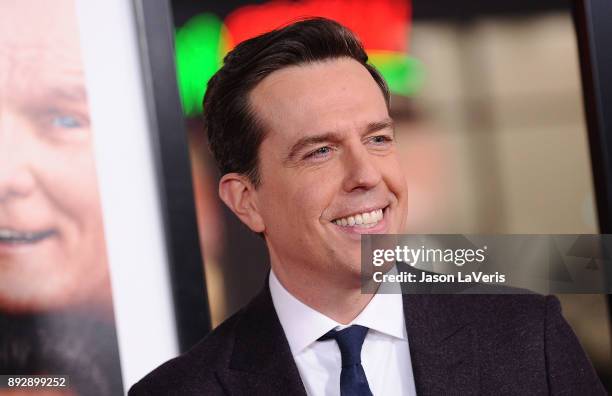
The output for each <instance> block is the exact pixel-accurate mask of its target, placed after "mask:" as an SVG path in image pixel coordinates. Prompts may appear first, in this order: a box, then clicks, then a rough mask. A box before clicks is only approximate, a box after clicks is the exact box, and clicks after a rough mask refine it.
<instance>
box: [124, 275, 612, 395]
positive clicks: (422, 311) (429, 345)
mask: <svg viewBox="0 0 612 396" xmlns="http://www.w3.org/2000/svg"><path fill="white" fill-rule="evenodd" d="M403 299H404V315H405V318H406V329H407V332H408V342H409V344H410V356H411V359H412V367H413V372H414V379H415V383H416V389H417V394H418V395H546V394H553V395H605V394H606V392H605V391H604V389H603V387H602V385H601V383H600V381H599V379H598V377H597V375H596V374H595V371H594V370H593V367H592V366H591V364H590V362H589V360H588V358H587V357H586V355H585V354H584V352H583V350H582V348H581V346H580V344H579V343H578V340H577V339H576V336H575V335H574V333H573V332H572V330H571V328H570V327H569V326H568V324H567V323H566V321H565V320H564V319H563V317H562V316H561V309H560V305H559V301H558V300H557V299H556V298H555V297H550V296H549V297H543V296H539V295H404V296H403ZM129 395H130V396H139V395H306V393H305V390H304V386H303V384H302V381H301V379H300V375H299V372H298V369H297V367H296V365H295V362H294V360H293V357H292V355H291V351H290V349H289V344H288V342H287V339H286V337H285V334H284V333H283V329H282V327H281V324H280V322H279V320H278V317H277V315H276V311H275V309H274V306H273V304H272V298H271V296H270V290H269V289H268V287H267V286H266V287H265V288H264V290H263V291H262V292H261V293H260V294H259V295H258V296H257V297H256V298H255V299H254V300H253V301H252V302H251V303H250V304H249V305H248V306H246V307H245V308H243V309H242V310H241V311H239V312H238V313H236V314H235V315H234V316H232V317H231V318H230V319H228V320H227V321H225V322H224V323H223V324H221V325H220V326H219V327H217V328H216V329H215V330H214V331H213V332H211V333H210V334H209V335H208V336H206V337H205V338H204V339H203V340H202V341H200V342H199V343H198V344H197V345H196V346H194V347H193V348H192V349H191V350H190V351H188V352H186V353H185V354H183V355H181V356H180V357H177V358H175V359H172V360H170V361H169V362H167V363H165V364H163V365H162V366H160V367H158V368H157V369H156V370H154V371H153V372H151V373H150V374H149V375H147V376H146V377H145V378H143V379H142V380H141V381H139V382H138V383H137V384H135V385H134V386H133V387H132V388H131V389H130V392H129Z"/></svg>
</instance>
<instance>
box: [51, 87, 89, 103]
mask: <svg viewBox="0 0 612 396" xmlns="http://www.w3.org/2000/svg"><path fill="white" fill-rule="evenodd" d="M49 97H51V98H54V99H61V100H65V101H70V102H83V101H86V100H87V92H86V91H85V87H83V86H82V85H74V86H59V87H55V88H53V89H51V90H50V91H49Z"/></svg>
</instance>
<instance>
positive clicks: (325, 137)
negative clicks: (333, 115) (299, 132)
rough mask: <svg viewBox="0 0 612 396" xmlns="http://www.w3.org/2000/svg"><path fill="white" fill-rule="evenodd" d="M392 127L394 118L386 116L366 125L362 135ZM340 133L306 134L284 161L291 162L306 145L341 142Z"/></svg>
mask: <svg viewBox="0 0 612 396" xmlns="http://www.w3.org/2000/svg"><path fill="white" fill-rule="evenodd" d="M388 128H389V129H391V130H393V120H392V119H391V118H386V119H384V120H382V121H374V122H370V123H368V124H367V125H366V127H365V129H364V131H363V132H362V134H361V135H362V136H365V135H367V134H370V133H372V132H377V131H381V130H383V129H388ZM341 139H342V138H341V136H340V134H338V133H336V132H326V133H321V134H318V135H312V136H306V137H303V138H301V139H299V140H298V141H297V142H295V143H294V144H293V146H291V149H290V150H289V154H287V155H286V156H285V158H284V159H283V163H285V164H286V163H288V162H291V161H293V160H294V159H295V156H296V155H297V153H299V152H300V151H302V150H303V149H304V148H305V147H308V146H312V145H315V144H318V143H323V142H339V141H340V140H341Z"/></svg>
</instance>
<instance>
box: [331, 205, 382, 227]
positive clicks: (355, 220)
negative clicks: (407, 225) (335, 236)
mask: <svg viewBox="0 0 612 396" xmlns="http://www.w3.org/2000/svg"><path fill="white" fill-rule="evenodd" d="M383 217H384V214H383V210H382V209H377V210H373V211H371V212H364V213H359V214H356V215H353V216H348V217H343V218H341V219H336V220H334V221H333V223H334V224H336V225H339V226H344V227H346V226H349V227H353V226H355V225H357V226H360V227H365V228H369V227H373V226H374V225H376V223H378V222H379V221H380V220H382V218H383Z"/></svg>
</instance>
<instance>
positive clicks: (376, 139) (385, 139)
mask: <svg viewBox="0 0 612 396" xmlns="http://www.w3.org/2000/svg"><path fill="white" fill-rule="evenodd" d="M370 141H371V142H372V143H375V144H385V143H389V142H392V141H393V139H392V138H391V137H390V136H386V135H379V136H373V137H372V138H370Z"/></svg>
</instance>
